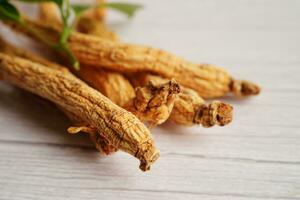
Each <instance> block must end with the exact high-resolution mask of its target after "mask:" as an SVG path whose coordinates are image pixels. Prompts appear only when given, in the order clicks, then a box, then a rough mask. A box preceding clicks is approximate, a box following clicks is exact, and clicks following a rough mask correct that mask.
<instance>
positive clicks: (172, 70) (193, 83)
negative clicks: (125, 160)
mask: <svg viewBox="0 0 300 200" xmlns="http://www.w3.org/2000/svg"><path fill="white" fill-rule="evenodd" d="M25 21H26V23H27V25H28V26H29V27H31V28H33V29H35V30H36V31H38V32H40V34H41V35H43V36H44V37H46V38H47V39H48V40H47V41H53V42H57V38H58V36H59V33H60V31H59V30H57V29H55V28H51V27H49V26H46V25H44V24H40V23H37V22H34V21H31V20H28V19H25ZM15 28H16V27H15ZM17 29H18V31H21V32H25V33H27V34H29V33H28V31H26V30H24V29H22V28H21V27H17ZM29 35H31V34H29ZM31 36H33V37H34V38H35V39H39V38H36V37H35V36H34V35H31ZM69 45H70V48H71V49H72V51H73V53H74V54H75V56H76V57H77V59H78V60H79V61H80V63H81V64H82V65H89V66H93V67H96V68H106V69H109V70H114V71H118V72H121V73H135V72H145V73H152V74H157V75H160V76H161V77H164V78H167V79H172V78H175V79H176V80H177V81H178V82H179V83H180V84H181V85H183V86H185V87H188V88H191V89H193V90H195V91H196V92H197V93H198V94H199V95H201V96H202V97H204V98H215V97H221V96H225V95H227V94H228V93H229V92H230V91H231V88H230V87H231V80H232V77H231V76H230V74H229V73H228V72H226V71H225V70H223V69H221V68H219V67H216V66H213V65H207V64H201V65H199V64H193V63H191V62H189V61H186V60H184V59H182V58H179V57H177V56H175V55H172V54H170V53H168V52H165V51H162V50H159V49H154V48H150V47H144V46H139V45H130V44H123V43H120V42H113V41H109V40H106V39H102V38H99V37H98V38H97V37H92V36H89V35H86V34H80V33H75V32H74V33H72V34H71V36H70V38H69Z"/></svg>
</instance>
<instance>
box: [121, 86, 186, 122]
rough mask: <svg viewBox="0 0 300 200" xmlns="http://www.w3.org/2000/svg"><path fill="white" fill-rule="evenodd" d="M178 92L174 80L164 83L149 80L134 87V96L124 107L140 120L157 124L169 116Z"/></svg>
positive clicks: (178, 88) (178, 87)
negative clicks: (143, 84)
mask: <svg viewBox="0 0 300 200" xmlns="http://www.w3.org/2000/svg"><path fill="white" fill-rule="evenodd" d="M179 93H180V86H179V84H178V83H177V82H176V81H175V80H171V81H168V82H167V83H164V84H154V83H153V82H151V81H150V82H149V83H148V84H147V85H146V86H145V87H137V88H136V97H135V98H134V99H133V100H132V101H131V102H129V104H128V105H126V106H125V108H126V109H127V110H129V111H130V112H132V113H134V114H135V115H136V116H137V117H138V118H139V119H141V120H142V121H147V122H150V123H152V125H153V126H155V125H159V124H162V123H163V122H165V121H166V120H167V119H168V118H169V116H170V114H171V112H172V109H173V106H174V102H175V100H176V99H177V98H178V94H179Z"/></svg>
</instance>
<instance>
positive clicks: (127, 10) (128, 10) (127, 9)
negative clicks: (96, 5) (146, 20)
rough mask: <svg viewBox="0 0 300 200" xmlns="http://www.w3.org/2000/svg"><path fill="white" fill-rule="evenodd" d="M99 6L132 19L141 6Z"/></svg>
mask: <svg viewBox="0 0 300 200" xmlns="http://www.w3.org/2000/svg"><path fill="white" fill-rule="evenodd" d="M100 6H104V7H108V8H111V9H114V10H117V11H120V12H122V13H123V14H125V15H127V16H128V17H133V16H134V14H135V13H136V11H137V10H139V9H142V8H143V6H142V5H139V4H132V3H117V2H115V3H105V4H102V5H100Z"/></svg>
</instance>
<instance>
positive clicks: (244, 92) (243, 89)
mask: <svg viewBox="0 0 300 200" xmlns="http://www.w3.org/2000/svg"><path fill="white" fill-rule="evenodd" d="M231 91H232V92H233V94H234V95H236V96H240V97H246V96H253V95H258V94H259V93H260V87H259V86H258V85H256V84H254V83H252V82H249V81H245V80H233V81H232V83H231Z"/></svg>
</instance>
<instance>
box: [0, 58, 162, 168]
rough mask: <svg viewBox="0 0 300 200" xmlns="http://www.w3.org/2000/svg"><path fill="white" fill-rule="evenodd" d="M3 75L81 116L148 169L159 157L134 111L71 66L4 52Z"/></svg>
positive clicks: (9, 80) (0, 60)
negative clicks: (84, 79) (57, 66)
mask: <svg viewBox="0 0 300 200" xmlns="http://www.w3.org/2000/svg"><path fill="white" fill-rule="evenodd" d="M0 76H1V77H2V78H3V79H4V80H5V81H8V82H10V83H11V84H13V85H15V86H18V87H20V88H22V89H25V90H27V91H30V92H32V93H34V94H36V95H38V96H41V97H43V98H45V99H47V100H50V101H52V102H54V103H55V104H57V105H59V106H61V107H63V108H64V109H65V110H66V111H68V113H72V114H74V115H75V116H80V118H81V121H83V122H86V123H87V124H90V125H91V126H93V127H95V128H96V129H97V132H98V133H100V134H101V136H103V137H104V138H106V139H107V141H109V142H110V144H111V145H112V146H114V147H115V148H116V149H120V150H122V151H125V152H127V153H129V154H131V155H133V156H135V157H136V158H138V159H139V160H140V169H142V170H144V171H145V170H148V169H150V166H151V164H152V163H153V162H154V161H155V160H156V159H157V158H158V157H159V152H158V150H157V149H156V148H155V146H154V142H153V139H152V136H151V134H150V132H149V130H148V129H147V128H146V126H145V125H144V124H143V123H142V122H140V121H139V120H138V118H136V117H135V116H134V115H133V114H131V113H130V112H128V111H126V110H124V109H122V108H120V107H118V106H117V105H115V104H114V103H112V102H111V101H110V100H109V99H107V98H106V97H104V96H103V95H101V94H100V93H99V92H97V91H96V90H94V89H92V88H91V87H89V86H87V85H86V84H85V83H84V82H82V81H81V80H79V79H77V78H76V77H75V76H73V75H72V74H71V73H70V72H69V71H68V70H67V69H55V68H49V67H46V66H43V65H41V64H38V63H34V62H31V61H28V60H25V59H22V58H17V57H12V56H9V55H5V54H2V53H0Z"/></svg>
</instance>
